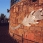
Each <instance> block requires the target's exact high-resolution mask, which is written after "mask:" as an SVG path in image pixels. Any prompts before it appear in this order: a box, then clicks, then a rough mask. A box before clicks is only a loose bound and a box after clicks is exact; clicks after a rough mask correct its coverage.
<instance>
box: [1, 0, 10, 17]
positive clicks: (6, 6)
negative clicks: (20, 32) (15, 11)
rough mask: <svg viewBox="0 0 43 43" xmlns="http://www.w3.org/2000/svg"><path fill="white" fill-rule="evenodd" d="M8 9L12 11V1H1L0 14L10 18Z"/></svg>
mask: <svg viewBox="0 0 43 43" xmlns="http://www.w3.org/2000/svg"><path fill="white" fill-rule="evenodd" d="M7 9H10V0H0V14H1V13H4V14H5V15H6V16H7V17H9V15H10V14H9V13H8V12H7Z"/></svg>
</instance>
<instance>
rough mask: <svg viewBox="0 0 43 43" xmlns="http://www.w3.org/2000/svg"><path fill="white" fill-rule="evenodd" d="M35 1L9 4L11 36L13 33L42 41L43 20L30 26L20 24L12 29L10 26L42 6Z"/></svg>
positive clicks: (15, 24)
mask: <svg viewBox="0 0 43 43" xmlns="http://www.w3.org/2000/svg"><path fill="white" fill-rule="evenodd" d="M42 2H43V1H42ZM42 2H39V1H37V2H36V3H32V2H31V1H30V0H29V1H28V0H27V1H21V2H18V3H16V4H14V5H12V6H11V8H10V23H9V33H10V35H11V36H12V37H13V36H14V33H15V34H18V35H20V36H22V34H23V37H24V38H26V39H29V40H33V41H37V42H39V43H43V41H42V39H43V36H42V35H43V20H41V21H39V24H36V25H33V24H32V26H31V27H26V26H23V25H21V27H20V28H18V29H12V27H16V26H18V25H19V24H21V22H22V21H23V19H24V17H25V16H26V15H29V14H30V12H31V11H33V10H35V11H36V10H38V9H40V8H43V5H42V4H40V5H39V3H42Z"/></svg>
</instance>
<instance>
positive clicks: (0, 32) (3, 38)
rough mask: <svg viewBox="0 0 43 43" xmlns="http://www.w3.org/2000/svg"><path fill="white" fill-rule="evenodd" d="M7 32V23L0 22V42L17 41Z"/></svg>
mask: <svg viewBox="0 0 43 43" xmlns="http://www.w3.org/2000/svg"><path fill="white" fill-rule="evenodd" d="M8 32H9V24H0V43H17V41H16V40H14V39H13V38H12V37H11V36H10V35H9V33H8Z"/></svg>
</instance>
